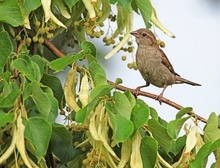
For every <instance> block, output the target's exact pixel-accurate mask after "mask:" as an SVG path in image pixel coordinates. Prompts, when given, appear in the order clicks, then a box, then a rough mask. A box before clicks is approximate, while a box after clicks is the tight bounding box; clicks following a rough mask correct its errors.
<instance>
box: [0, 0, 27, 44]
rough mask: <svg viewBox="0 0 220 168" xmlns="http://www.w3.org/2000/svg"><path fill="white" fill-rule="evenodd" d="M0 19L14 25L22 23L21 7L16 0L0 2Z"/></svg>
mask: <svg viewBox="0 0 220 168" xmlns="http://www.w3.org/2000/svg"><path fill="white" fill-rule="evenodd" d="M0 21H2V22H5V23H8V24H10V25H12V26H14V27H17V26H20V25H23V24H24V20H23V17H22V12H21V8H20V6H19V4H18V1H17V0H3V1H1V2H0ZM6 44H7V43H6Z"/></svg>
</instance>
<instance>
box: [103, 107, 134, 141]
mask: <svg viewBox="0 0 220 168" xmlns="http://www.w3.org/2000/svg"><path fill="white" fill-rule="evenodd" d="M107 112H108V114H109V117H110V120H111V123H112V128H113V132H114V134H113V138H114V140H115V141H116V143H119V142H124V141H126V140H127V139H128V137H129V136H130V135H131V134H132V133H133V131H134V125H133V123H132V122H131V121H130V120H128V119H126V118H125V117H123V116H121V115H117V114H116V115H115V114H113V113H112V112H111V111H109V110H108V109H107Z"/></svg>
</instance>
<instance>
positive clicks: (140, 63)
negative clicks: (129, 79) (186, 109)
mask: <svg viewBox="0 0 220 168" xmlns="http://www.w3.org/2000/svg"><path fill="white" fill-rule="evenodd" d="M131 34H132V35H133V36H135V37H136V42H137V44H138V48H137V53H136V63H137V67H138V70H139V71H140V73H141V75H142V77H143V78H144V80H145V81H146V85H143V86H139V87H137V89H136V90H137V91H138V90H140V88H142V87H146V86H149V85H150V84H153V85H154V86H157V87H160V88H163V90H162V92H161V94H160V95H159V96H157V97H156V99H157V100H158V101H159V102H160V104H161V98H162V97H163V93H164V91H165V89H166V87H167V86H169V85H172V84H181V83H186V84H190V85H193V86H201V85H200V84H198V83H195V82H192V81H189V80H187V79H184V78H181V77H180V75H178V74H177V73H176V72H175V71H174V69H173V66H172V64H171V63H170V61H169V59H168V58H167V56H166V55H165V53H164V52H163V51H162V50H161V49H160V47H159V45H158V44H157V41H156V37H155V36H154V34H153V33H152V32H151V31H150V30H148V29H145V28H141V29H138V30H136V31H133V32H131Z"/></svg>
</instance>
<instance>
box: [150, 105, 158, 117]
mask: <svg viewBox="0 0 220 168" xmlns="http://www.w3.org/2000/svg"><path fill="white" fill-rule="evenodd" d="M150 116H151V117H152V119H155V120H158V119H159V117H158V113H157V111H156V110H155V109H154V108H153V107H150Z"/></svg>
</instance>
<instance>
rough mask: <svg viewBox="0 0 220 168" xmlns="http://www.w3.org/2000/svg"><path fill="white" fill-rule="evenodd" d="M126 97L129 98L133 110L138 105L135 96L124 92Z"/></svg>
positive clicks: (127, 91)
mask: <svg viewBox="0 0 220 168" xmlns="http://www.w3.org/2000/svg"><path fill="white" fill-rule="evenodd" d="M124 95H125V96H127V98H128V100H129V102H130V104H131V108H133V107H134V106H135V105H136V99H135V97H134V95H133V94H132V93H131V92H130V91H129V90H126V91H125V92H124Z"/></svg>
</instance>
